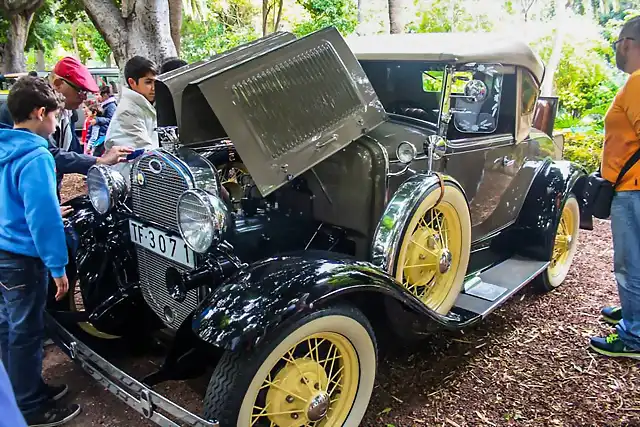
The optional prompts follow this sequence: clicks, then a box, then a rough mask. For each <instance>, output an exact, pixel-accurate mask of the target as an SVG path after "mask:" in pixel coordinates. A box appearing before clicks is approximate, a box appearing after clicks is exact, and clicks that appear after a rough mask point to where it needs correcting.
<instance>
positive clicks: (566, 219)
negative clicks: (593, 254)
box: [536, 194, 580, 292]
mask: <svg viewBox="0 0 640 427" xmlns="http://www.w3.org/2000/svg"><path fill="white" fill-rule="evenodd" d="M579 230H580V205H579V204H578V199H576V196H574V195H573V194H569V197H567V200H566V201H565V203H564V206H563V207H562V214H561V216H560V221H559V222H558V227H557V229H556V234H555V237H554V244H553V252H552V255H551V264H549V267H547V269H546V270H545V271H544V272H542V273H541V274H540V275H539V276H538V277H537V278H536V282H537V283H536V284H537V285H538V288H539V289H540V290H542V291H543V292H549V291H552V290H554V289H556V288H558V287H559V286H560V285H562V283H563V282H564V280H565V279H566V278H567V275H568V274H569V269H570V268H571V264H572V263H573V257H574V256H575V254H576V251H577V250H578V233H579Z"/></svg>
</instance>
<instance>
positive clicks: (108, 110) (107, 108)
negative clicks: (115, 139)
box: [96, 96, 118, 136]
mask: <svg viewBox="0 0 640 427" xmlns="http://www.w3.org/2000/svg"><path fill="white" fill-rule="evenodd" d="M117 106H118V103H117V102H116V98H115V97H113V96H110V97H109V98H108V99H107V100H106V101H104V102H103V103H102V117H96V124H97V125H98V126H100V127H101V128H103V129H104V133H105V134H106V133H107V128H108V127H109V123H111V118H112V117H113V115H114V114H115V112H116V107H117ZM102 135H103V133H102V129H100V136H102Z"/></svg>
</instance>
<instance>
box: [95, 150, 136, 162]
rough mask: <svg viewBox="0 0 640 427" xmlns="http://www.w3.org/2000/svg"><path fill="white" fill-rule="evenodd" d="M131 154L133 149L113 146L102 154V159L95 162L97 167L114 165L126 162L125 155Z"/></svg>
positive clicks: (99, 158)
mask: <svg viewBox="0 0 640 427" xmlns="http://www.w3.org/2000/svg"><path fill="white" fill-rule="evenodd" d="M131 153H133V148H131V147H122V146H120V145H115V146H113V147H111V149H110V150H109V151H107V152H106V153H104V154H103V155H102V157H98V160H97V161H96V163H97V164H99V165H108V166H111V165H115V164H116V163H121V162H126V161H127V155H129V154H131Z"/></svg>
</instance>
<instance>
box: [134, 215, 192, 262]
mask: <svg viewBox="0 0 640 427" xmlns="http://www.w3.org/2000/svg"><path fill="white" fill-rule="evenodd" d="M129 234H130V235H131V241H132V242H133V243H135V244H136V245H140V246H142V247H143V248H146V249H148V250H150V251H152V252H155V253H157V254H158V255H161V256H163V257H165V258H167V259H170V260H171V261H175V262H177V263H178V264H182V265H184V266H187V267H191V268H195V266H196V263H195V259H196V258H195V252H194V251H193V250H191V249H189V247H188V246H187V244H186V243H185V242H184V240H182V239H181V238H180V237H178V236H174V235H172V234H167V233H165V232H164V231H161V230H158V229H157V228H154V227H150V226H148V225H143V224H141V223H139V222H137V221H134V220H131V219H130V220H129Z"/></svg>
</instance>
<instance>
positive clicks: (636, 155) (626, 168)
mask: <svg viewBox="0 0 640 427" xmlns="http://www.w3.org/2000/svg"><path fill="white" fill-rule="evenodd" d="M638 160H640V150H638V151H636V152H635V153H633V156H631V157H630V158H629V160H627V162H626V163H625V164H624V166H623V167H622V169H621V170H620V174H619V175H618V179H617V180H616V183H615V184H614V185H613V188H616V187H617V186H618V184H620V181H622V178H623V177H624V175H625V174H626V173H627V172H629V169H631V168H632V167H633V165H635V164H636V163H638Z"/></svg>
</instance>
